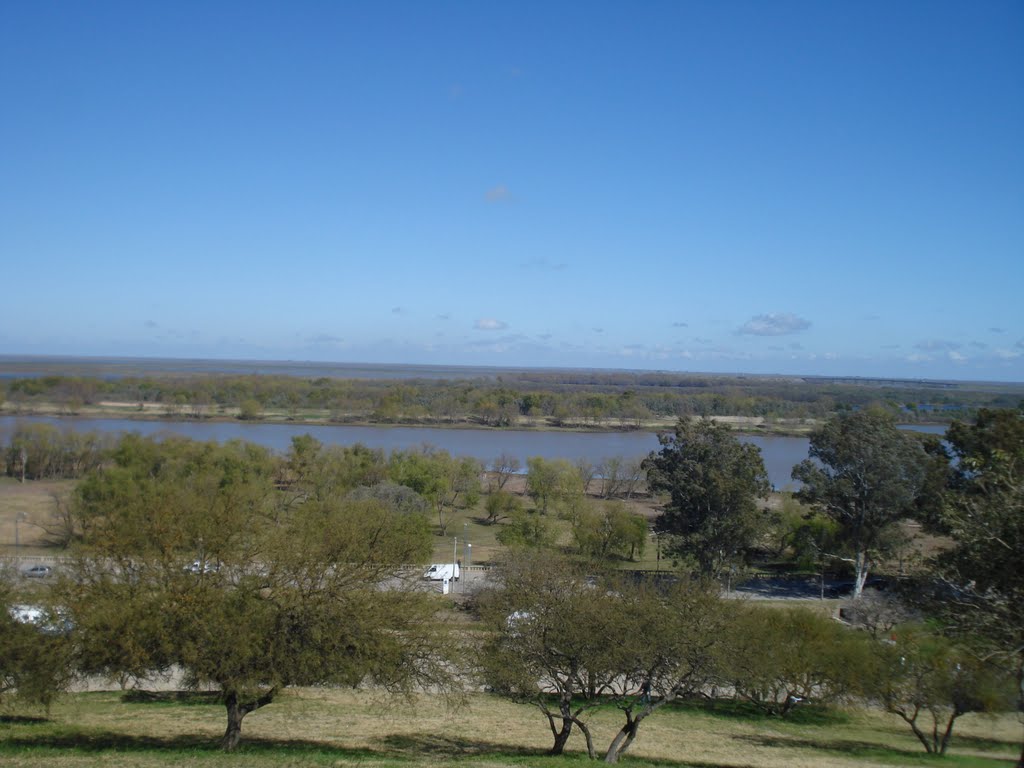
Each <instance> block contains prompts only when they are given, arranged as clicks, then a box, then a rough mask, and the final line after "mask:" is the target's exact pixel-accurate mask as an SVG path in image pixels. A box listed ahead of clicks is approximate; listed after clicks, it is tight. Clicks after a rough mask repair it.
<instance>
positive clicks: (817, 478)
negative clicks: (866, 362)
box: [793, 411, 929, 599]
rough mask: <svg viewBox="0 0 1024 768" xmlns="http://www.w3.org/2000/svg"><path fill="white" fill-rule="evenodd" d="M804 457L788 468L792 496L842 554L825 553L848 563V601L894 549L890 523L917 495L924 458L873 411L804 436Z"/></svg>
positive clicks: (913, 442)
mask: <svg viewBox="0 0 1024 768" xmlns="http://www.w3.org/2000/svg"><path fill="white" fill-rule="evenodd" d="M810 456H811V458H810V459H806V460H804V461H802V462H801V463H799V464H797V465H796V466H795V467H794V468H793V479H794V480H799V481H800V482H801V483H803V487H801V488H800V490H799V491H798V492H797V493H796V497H797V499H799V500H800V501H801V502H803V503H805V504H808V505H810V506H811V507H812V508H814V509H815V510H817V511H819V512H821V513H822V514H824V515H826V516H828V517H830V518H831V519H832V520H834V521H835V522H836V524H837V525H838V527H839V530H838V538H839V542H840V543H841V545H842V546H843V547H844V551H842V552H834V553H829V554H830V555H831V556H834V557H836V558H838V559H841V560H844V561H846V562H850V563H852V564H853V567H854V579H855V580H854V592H853V596H854V599H856V598H858V597H860V594H861V592H862V591H863V589H864V583H865V581H867V577H868V572H869V570H870V568H871V566H872V564H873V563H874V562H875V561H876V560H877V559H878V558H879V557H880V556H881V555H883V554H884V553H886V552H890V551H892V550H893V549H894V548H895V547H896V546H898V545H899V544H900V543H901V542H902V537H901V534H900V530H899V526H898V525H897V524H898V523H899V521H901V520H903V519H905V518H907V517H908V516H909V515H910V513H911V511H912V510H913V508H914V504H915V502H916V501H917V499H918V498H919V496H920V494H921V491H922V489H923V487H924V482H925V478H926V476H927V472H928V468H929V458H928V456H927V454H926V453H925V451H924V448H923V447H922V445H921V443H920V441H918V440H917V439H915V438H914V437H913V436H912V435H908V434H906V433H905V432H901V431H900V430H899V429H897V428H896V424H895V422H894V421H893V419H892V418H891V417H890V416H888V415H887V414H885V413H881V412H879V411H856V412H853V413H847V414H842V415H839V416H835V417H833V418H831V419H829V420H828V421H827V422H826V423H825V424H824V425H823V426H822V427H821V428H820V429H818V430H816V431H815V432H813V433H812V434H811V446H810Z"/></svg>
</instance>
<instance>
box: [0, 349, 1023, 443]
mask: <svg viewBox="0 0 1024 768" xmlns="http://www.w3.org/2000/svg"><path fill="white" fill-rule="evenodd" d="M35 367H39V365H38V364H36V365H35ZM51 367H52V368H54V372H53V373H52V374H49V375H43V376H31V377H26V378H11V379H10V380H9V381H7V382H6V384H5V385H3V386H2V387H0V407H2V408H3V410H4V411H5V412H8V413H63V414H71V415H75V414H81V415H99V416H103V415H108V416H109V415H114V414H116V415H118V416H137V417H147V418H171V419H210V418H221V419H224V418H237V419H242V420H247V421H255V420H289V421H297V422H302V423H338V424H358V423H365V424H370V423H373V424H421V425H423V424H430V425H444V424H459V425H476V426H488V427H510V426H514V427H518V428H536V427H544V428H582V429H658V428H665V427H671V425H672V424H673V423H674V422H675V421H676V420H677V419H678V418H679V417H682V416H686V417H689V416H698V417H700V416H713V417H718V418H725V417H728V418H732V419H734V420H735V421H736V423H737V426H739V427H740V428H743V429H750V430H760V431H770V432H784V433H804V432H806V431H808V429H809V428H810V427H811V426H813V423H814V422H816V421H820V420H822V419H825V418H827V417H828V416H830V415H832V414H834V413H836V412H839V411H843V410H849V409H857V408H864V407H867V406H869V405H870V406H873V407H876V408H884V409H886V410H887V411H888V412H890V413H891V414H893V415H894V416H898V418H899V419H900V420H901V421H906V422H915V421H933V422H938V423H949V422H950V421H951V420H952V419H953V418H960V419H970V418H973V416H974V415H975V413H976V412H977V410H978V409H979V408H1005V407H1012V406H1015V405H1016V404H1017V403H1018V402H1020V400H1021V398H1022V397H1024V387H1021V386H1020V385H1014V384H981V383H979V384H972V383H966V382H922V381H897V380H893V381H882V380H872V379H830V378H802V377H782V376H778V377H773V376H712V375H697V374H676V373H663V372H659V373H640V372H636V373H629V372H589V371H533V372H522V371H512V370H510V371H503V372H502V373H501V374H497V375H493V376H491V377H483V376H481V377H477V378H465V379H457V378H453V379H415V378H406V379H398V380H396V379H380V380H374V379H345V378H333V377H318V378H300V377H296V376H285V375H250V376H241V375H226V374H205V375H199V374H194V375H187V376H186V375H171V374H163V375H159V376H155V375H149V376H146V375H133V374H132V372H131V371H129V372H127V373H125V374H124V375H120V376H118V377H115V378H110V377H103V376H81V375H74V374H72V373H63V372H61V371H63V370H64V368H62V367H61V366H51ZM13 370H15V371H17V370H18V369H17V368H14V369H13Z"/></svg>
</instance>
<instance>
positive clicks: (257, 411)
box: [238, 397, 263, 421]
mask: <svg viewBox="0 0 1024 768" xmlns="http://www.w3.org/2000/svg"><path fill="white" fill-rule="evenodd" d="M262 416H263V406H262V405H260V401H259V400H256V399H255V398H251V397H250V398H247V399H245V400H243V401H242V402H241V403H239V404H238V418H240V419H242V421H257V420H259V419H260V418H261V417H262Z"/></svg>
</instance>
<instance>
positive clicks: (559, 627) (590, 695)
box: [478, 550, 621, 758]
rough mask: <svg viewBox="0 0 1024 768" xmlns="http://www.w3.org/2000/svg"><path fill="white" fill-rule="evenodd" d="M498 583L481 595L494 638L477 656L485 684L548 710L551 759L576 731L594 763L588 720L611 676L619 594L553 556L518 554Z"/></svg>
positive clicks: (509, 560)
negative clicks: (616, 597) (610, 652)
mask: <svg viewBox="0 0 1024 768" xmlns="http://www.w3.org/2000/svg"><path fill="white" fill-rule="evenodd" d="M495 582H496V586H494V587H491V588H489V589H488V590H486V591H485V592H483V593H482V594H481V595H480V598H479V608H480V614H481V618H482V620H483V623H484V626H485V628H486V629H487V633H488V634H487V639H486V640H485V641H484V643H483V644H482V646H481V648H480V652H479V656H478V668H479V672H480V675H481V676H482V678H483V681H484V683H485V684H486V685H488V686H489V687H490V688H491V689H492V690H493V691H494V692H495V693H497V694H498V695H500V696H504V697H507V698H510V699H512V700H514V701H524V702H528V703H530V704H533V705H534V706H536V707H537V708H538V709H539V710H540V711H541V713H543V715H544V717H545V718H546V720H547V723H548V726H549V728H550V730H551V735H552V738H553V740H554V742H553V744H552V747H551V749H550V750H549V754H552V755H560V754H562V752H563V751H564V749H565V745H566V743H567V742H568V740H569V737H570V735H571V734H572V730H573V728H574V727H576V728H578V729H579V730H580V731H581V732H582V733H583V735H584V738H585V739H586V742H587V752H588V754H589V755H590V756H591V757H592V758H593V757H594V756H595V754H596V753H595V749H594V743H593V737H592V735H591V732H590V728H589V725H588V724H587V721H586V715H587V713H588V712H589V711H590V710H592V709H593V708H594V707H596V706H598V705H599V704H600V699H599V696H600V694H602V693H603V692H604V691H605V690H606V688H607V684H608V678H609V676H610V675H611V674H612V673H611V672H610V671H609V670H608V668H607V658H608V654H609V651H610V649H611V645H610V643H611V642H612V638H613V635H612V633H611V626H612V625H613V623H614V621H615V620H616V617H617V616H620V615H621V614H620V613H619V612H618V611H617V606H615V605H614V601H613V597H612V596H611V594H610V593H609V592H608V591H607V590H603V589H600V588H598V587H595V585H594V584H593V583H592V582H591V581H589V580H588V579H587V577H586V575H585V574H584V573H583V572H582V571H580V570H579V568H578V566H574V565H572V564H571V563H570V562H569V561H567V560H565V559H564V558H560V557H557V556H554V555H552V554H550V553H538V552H528V551H522V550H521V551H519V552H518V553H516V554H515V555H514V556H511V557H509V558H506V559H505V560H504V561H503V562H502V563H501V564H500V567H499V569H498V570H497V572H496V578H495Z"/></svg>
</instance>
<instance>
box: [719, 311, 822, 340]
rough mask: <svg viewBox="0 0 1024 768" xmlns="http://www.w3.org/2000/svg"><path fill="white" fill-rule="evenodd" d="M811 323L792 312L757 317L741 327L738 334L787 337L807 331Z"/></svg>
mask: <svg viewBox="0 0 1024 768" xmlns="http://www.w3.org/2000/svg"><path fill="white" fill-rule="evenodd" d="M810 327H811V321H810V320H805V319H804V318H802V317H798V316H797V315H794V314H792V313H791V312H778V313H774V312H773V313H769V314H767V315H755V316H754V317H752V318H750V319H749V320H748V321H747V322H745V323H744V324H743V325H741V326H740V328H739V330H737V333H739V334H742V335H746V336H785V335H787V334H790V333H799V332H800V331H806V330H807V329H808V328H810Z"/></svg>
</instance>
